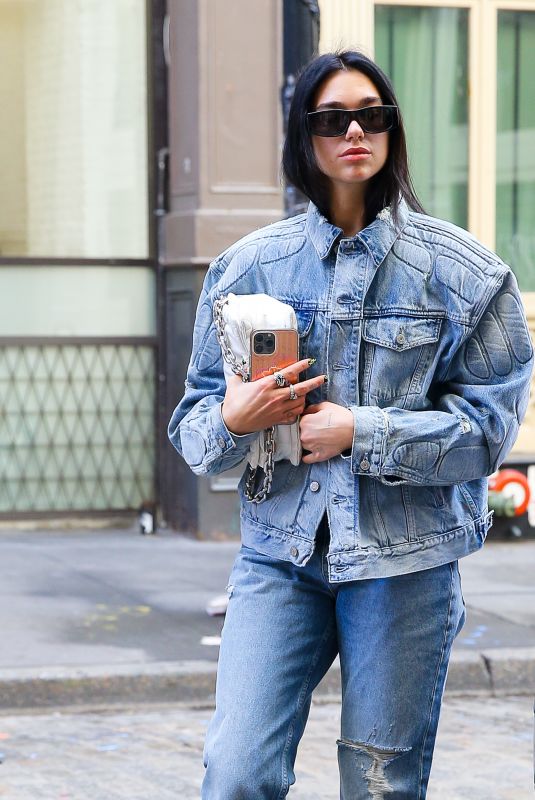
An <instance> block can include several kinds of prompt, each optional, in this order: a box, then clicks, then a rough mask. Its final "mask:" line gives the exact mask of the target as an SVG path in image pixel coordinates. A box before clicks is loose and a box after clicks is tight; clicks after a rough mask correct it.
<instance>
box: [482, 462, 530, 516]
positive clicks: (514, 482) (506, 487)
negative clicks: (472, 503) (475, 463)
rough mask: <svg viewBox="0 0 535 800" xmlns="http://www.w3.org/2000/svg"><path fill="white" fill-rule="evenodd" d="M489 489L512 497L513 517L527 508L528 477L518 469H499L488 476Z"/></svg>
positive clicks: (528, 498) (528, 497)
mask: <svg viewBox="0 0 535 800" xmlns="http://www.w3.org/2000/svg"><path fill="white" fill-rule="evenodd" d="M489 489H491V490H492V491H493V492H501V493H502V494H504V495H505V496H506V497H512V498H513V500H514V502H515V517H519V516H521V515H522V514H525V513H526V511H527V510H528V505H529V500H530V495H531V491H530V488H529V483H528V479H527V478H526V476H525V475H524V473H523V472H520V471H519V470H518V469H500V470H498V472H495V473H494V475H491V476H490V478H489Z"/></svg>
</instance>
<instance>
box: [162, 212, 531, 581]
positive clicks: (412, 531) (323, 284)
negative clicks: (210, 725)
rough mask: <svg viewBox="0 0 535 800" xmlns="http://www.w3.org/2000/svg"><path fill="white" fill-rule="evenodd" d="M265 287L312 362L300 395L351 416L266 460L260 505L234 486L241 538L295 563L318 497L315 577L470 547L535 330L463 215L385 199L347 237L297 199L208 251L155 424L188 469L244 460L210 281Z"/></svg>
mask: <svg viewBox="0 0 535 800" xmlns="http://www.w3.org/2000/svg"><path fill="white" fill-rule="evenodd" d="M229 291H232V292H234V293H235V294H248V293H255V292H265V293H266V294H269V295H271V296H273V297H276V298H277V299H279V300H282V301H283V302H285V303H289V304H290V305H292V306H293V307H294V309H295V311H296V314H297V318H298V325H299V337H300V356H301V357H302V358H305V357H310V356H314V357H315V358H316V359H317V362H316V364H315V365H314V366H313V367H311V368H310V369H309V370H308V371H307V372H306V373H302V374H301V379H304V377H311V376H312V375H316V374H321V373H326V374H327V375H328V376H329V383H328V384H325V385H324V386H322V387H321V388H320V389H317V390H314V391H313V392H311V393H309V395H308V402H309V403H318V402H320V401H322V400H330V401H332V402H335V403H339V404H341V405H344V406H347V407H349V408H350V409H351V411H352V413H353V415H354V421H355V432H354V438H353V445H352V449H351V451H350V452H348V451H346V452H345V453H344V454H341V455H340V456H337V457H335V458H331V459H330V460H329V461H324V462H320V463H316V464H304V463H301V464H300V465H299V466H294V465H292V464H291V463H290V462H289V461H286V460H284V461H279V462H276V465H275V471H274V479H273V487H272V491H271V494H270V495H269V497H268V499H267V500H266V501H264V502H263V503H260V504H255V503H253V502H249V501H248V500H247V499H246V498H245V497H244V495H243V485H244V482H245V478H246V476H247V473H248V468H246V470H245V472H244V475H243V477H242V479H241V481H240V485H239V492H240V498H241V532H242V541H243V544H244V545H246V546H247V547H250V548H253V549H255V550H257V551H259V552H261V553H263V554H266V555H268V556H271V557H274V558H278V559H284V560H287V561H291V562H293V563H294V564H296V565H304V564H306V563H307V561H308V560H309V559H310V557H311V555H312V552H313V548H314V536H315V531H316V529H317V527H318V525H319V522H320V520H321V517H322V515H323V513H324V512H325V511H327V514H328V520H329V527H330V535H331V538H330V545H329V552H328V557H327V559H328V564H329V580H330V581H331V582H342V581H348V580H356V579H363V578H375V577H387V576H391V575H397V574H402V573H408V572H414V571H416V570H421V569H427V568H429V567H434V566H438V565H440V564H443V563H446V562H448V561H452V560H455V559H457V558H460V557H462V556H465V555H468V554H469V553H471V552H473V551H475V550H477V549H479V548H480V547H481V546H482V545H483V542H484V540H485V537H486V534H487V531H488V529H489V527H490V525H491V514H489V512H488V508H487V478H486V476H488V475H490V474H491V473H492V472H493V471H495V470H496V469H497V468H498V467H499V466H500V464H501V463H502V461H503V460H504V458H505V456H506V455H507V453H508V452H509V450H510V448H511V446H512V445H513V443H514V441H515V438H516V436H517V433H518V429H519V425H520V422H521V420H522V418H523V416H524V413H525V411H526V407H527V404H528V398H529V386H530V376H531V370H532V362H533V347H532V343H531V338H530V335H529V332H528V328H527V324H526V320H525V316H524V312H523V309H522V301H521V299H520V295H519V291H518V286H517V282H516V280H515V277H514V275H513V273H512V272H511V270H510V269H509V267H508V266H507V265H506V264H504V263H503V262H502V261H501V260H500V259H499V258H498V256H496V255H495V254H494V253H493V252H491V251H489V250H488V249H487V248H485V247H484V246H483V245H482V244H480V243H479V242H478V241H477V240H476V239H475V238H474V237H473V236H471V235H470V234H469V233H467V232H466V231H465V230H463V229H461V228H459V227H457V226H455V225H453V224H450V223H448V222H444V221H443V220H439V219H434V218H432V217H429V216H426V215H424V214H418V213H415V212H413V211H411V210H410V209H409V208H408V207H407V205H406V204H405V203H402V205H401V208H400V215H399V220H398V223H397V225H394V222H393V219H392V217H391V215H390V212H389V209H388V208H387V209H384V210H383V211H382V212H381V213H380V214H379V215H378V217H377V218H376V219H375V220H374V221H373V222H372V223H371V224H370V225H368V226H367V227H366V228H365V229H364V230H362V231H360V233H358V234H357V235H356V236H353V237H351V238H344V236H343V232H342V231H341V230H340V228H337V227H335V226H334V225H332V224H330V223H329V222H328V220H327V219H325V218H324V217H323V216H322V215H321V214H320V213H319V211H318V209H317V208H316V207H315V206H314V205H313V204H312V203H310V205H309V207H308V211H307V213H306V214H301V215H299V216H296V217H292V218H290V219H286V220H283V221H281V222H276V223H275V224H273V225H269V226H267V227H265V228H262V229H260V230H257V231H255V232H254V233H251V234H249V235H248V236H245V237H244V238H243V239H241V240H240V241H238V242H236V244H234V245H232V246H231V247H230V248H228V249H227V250H226V251H225V252H223V253H222V254H221V255H220V256H219V257H218V258H216V259H215V260H214V261H213V263H212V264H211V265H210V269H209V271H208V273H207V275H206V279H205V282H204V287H203V290H202V293H201V296H200V299H199V305H198V309H197V317H196V323H195V329H194V334H193V351H192V355H191V361H190V365H189V368H188V373H187V380H186V391H185V394H184V397H183V398H182V400H181V401H180V403H179V405H178V406H177V408H176V409H175V411H174V413H173V416H172V418H171V421H170V423H169V437H170V439H171V442H172V443H173V445H174V446H175V447H176V449H177V450H178V451H179V453H181V455H182V456H183V457H184V458H185V460H186V462H187V463H188V464H189V466H190V467H191V469H192V470H193V472H195V473H196V474H198V475H204V474H215V473H219V472H223V471H224V470H227V469H229V468H230V467H233V466H235V465H236V464H238V463H240V462H241V461H242V460H243V459H245V457H246V455H247V450H248V447H249V445H250V442H251V441H252V439H253V438H254V437H255V436H257V435H258V434H257V433H253V434H248V435H245V436H235V435H233V434H232V433H231V432H229V430H228V429H227V428H226V426H225V424H224V422H223V419H222V416H221V405H222V401H223V398H224V394H225V380H224V377H223V366H222V358H221V351H220V346H219V344H218V340H217V338H216V333H215V329H214V325H213V322H212V304H213V301H214V299H215V298H216V297H219V296H221V295H223V294H226V293H227V292H229Z"/></svg>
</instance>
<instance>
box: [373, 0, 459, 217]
mask: <svg viewBox="0 0 535 800" xmlns="http://www.w3.org/2000/svg"><path fill="white" fill-rule="evenodd" d="M375 58H376V61H377V63H378V64H379V65H380V66H381V67H382V68H383V69H384V71H385V72H386V74H387V75H388V76H389V77H390V79H391V80H392V82H393V84H394V88H395V91H396V94H397V96H398V99H399V103H400V107H401V111H402V114H403V118H404V122H405V127H406V131H407V146H408V151H409V163H410V167H411V174H412V178H413V182H414V185H415V189H416V193H417V194H418V196H419V198H420V200H421V202H422V205H423V206H424V208H425V210H426V211H427V213H429V214H432V215H434V216H437V217H442V218H443V219H448V220H450V221H451V222H455V223H456V224H458V225H462V226H463V227H467V225H468V11H467V10H466V9H463V8H436V7H435V8H425V7H418V6H387V5H385V6H381V5H376V6H375Z"/></svg>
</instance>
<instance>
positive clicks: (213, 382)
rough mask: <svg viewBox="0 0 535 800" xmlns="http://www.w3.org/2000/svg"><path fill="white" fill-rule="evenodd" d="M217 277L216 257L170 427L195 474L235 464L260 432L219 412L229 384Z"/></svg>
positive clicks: (242, 457) (173, 437) (196, 321)
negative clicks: (239, 426) (241, 431)
mask: <svg viewBox="0 0 535 800" xmlns="http://www.w3.org/2000/svg"><path fill="white" fill-rule="evenodd" d="M219 278H220V272H219V271H218V262H217V261H216V262H213V264H212V265H211V266H210V269H209V270H208V273H207V275H206V278H205V280H204V284H203V288H202V291H201V295H200V297H199V302H198V305H197V313H196V317H195V326H194V329H193V346H192V353H191V358H190V362H189V366H188V371H187V377H186V381H185V393H184V396H183V398H182V399H181V401H180V402H179V404H178V405H177V407H176V408H175V410H174V412H173V415H172V417H171V420H170V422H169V426H168V431H167V432H168V436H169V439H170V440H171V443H172V444H173V446H174V447H175V448H176V449H177V450H178V452H179V453H180V455H181V456H182V457H183V458H184V460H185V461H186V462H187V464H188V465H189V467H190V468H191V469H192V471H193V472H194V473H195V474H196V475H206V474H217V473H219V472H224V471H225V470H227V469H230V468H231V467H234V466H236V464H239V463H240V462H241V461H242V460H243V459H244V458H245V456H246V455H247V453H248V452H249V447H250V445H251V443H252V442H253V441H254V440H255V439H256V437H257V436H258V433H257V432H255V433H249V434H246V435H245V436H238V435H236V434H233V433H231V432H230V431H229V430H228V428H227V427H226V425H225V423H224V421H223V417H222V414H221V407H222V404H223V399H224V397H225V390H226V384H225V377H224V373H223V358H222V355H221V348H220V345H219V341H218V339H217V336H216V331H215V326H214V322H213V318H212V305H213V301H214V299H215V297H216V296H217V282H218V280H219Z"/></svg>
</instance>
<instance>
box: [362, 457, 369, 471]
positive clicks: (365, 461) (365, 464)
mask: <svg viewBox="0 0 535 800" xmlns="http://www.w3.org/2000/svg"><path fill="white" fill-rule="evenodd" d="M360 468H361V469H362V470H364V472H367V471H368V470H369V468H370V462H369V461H368V459H367V458H363V459H362V461H361V462H360Z"/></svg>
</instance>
